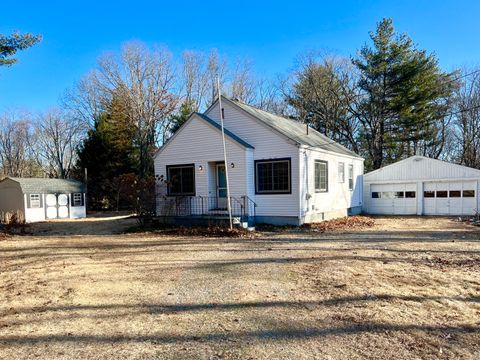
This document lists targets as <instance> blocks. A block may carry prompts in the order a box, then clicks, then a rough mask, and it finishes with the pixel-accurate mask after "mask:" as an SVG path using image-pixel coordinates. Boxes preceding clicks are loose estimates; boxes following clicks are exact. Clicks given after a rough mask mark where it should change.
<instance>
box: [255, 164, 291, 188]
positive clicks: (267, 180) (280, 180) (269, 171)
mask: <svg viewBox="0 0 480 360" xmlns="http://www.w3.org/2000/svg"><path fill="white" fill-rule="evenodd" d="M255 193H256V194H289V193H291V161H290V158H288V159H272V160H255Z"/></svg>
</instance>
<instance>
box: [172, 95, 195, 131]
mask: <svg viewBox="0 0 480 360" xmlns="http://www.w3.org/2000/svg"><path fill="white" fill-rule="evenodd" d="M194 109H195V104H194V103H193V101H185V102H184V103H183V104H182V105H181V106H180V109H179V110H178V112H177V113H176V114H175V115H173V116H172V118H171V125H170V132H171V133H172V134H174V133H175V132H177V131H178V129H180V127H181V126H182V125H183V124H184V123H185V122H186V121H187V120H188V118H189V117H190V115H191V114H192V113H193V112H194V111H195V110H194Z"/></svg>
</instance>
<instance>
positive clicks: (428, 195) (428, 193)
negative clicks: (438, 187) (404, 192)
mask: <svg viewBox="0 0 480 360" xmlns="http://www.w3.org/2000/svg"><path fill="white" fill-rule="evenodd" d="M423 197H426V198H434V197H435V191H424V192H423Z"/></svg>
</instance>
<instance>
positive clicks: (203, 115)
mask: <svg viewBox="0 0 480 360" xmlns="http://www.w3.org/2000/svg"><path fill="white" fill-rule="evenodd" d="M194 114H196V115H198V116H199V117H200V118H201V119H203V120H205V121H206V122H208V123H209V124H210V125H212V126H214V127H215V128H217V129H218V130H220V131H222V126H221V125H220V124H219V123H217V122H216V121H214V120H212V119H210V118H209V117H208V116H207V115H205V114H200V113H198V112H196V113H194ZM223 132H224V133H225V135H227V136H228V137H229V138H230V139H232V140H234V141H236V142H237V143H239V144H240V145H242V146H243V147H246V148H249V149H254V147H253V146H252V145H250V144H249V143H247V142H246V141H243V140H242V139H241V138H239V137H238V136H237V135H235V134H234V133H232V132H231V131H230V130H228V129H227V128H225V127H223Z"/></svg>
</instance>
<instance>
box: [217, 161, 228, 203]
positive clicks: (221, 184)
mask: <svg viewBox="0 0 480 360" xmlns="http://www.w3.org/2000/svg"><path fill="white" fill-rule="evenodd" d="M217 208H218V209H226V208H227V175H226V173H225V165H224V164H217Z"/></svg>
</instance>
